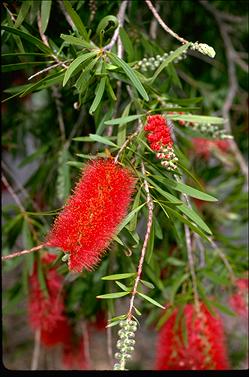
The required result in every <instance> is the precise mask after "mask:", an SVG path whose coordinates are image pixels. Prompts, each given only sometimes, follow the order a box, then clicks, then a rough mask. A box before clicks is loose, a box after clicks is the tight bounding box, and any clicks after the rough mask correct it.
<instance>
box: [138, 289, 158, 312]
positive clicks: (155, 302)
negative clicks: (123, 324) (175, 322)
mask: <svg viewBox="0 0 249 377" xmlns="http://www.w3.org/2000/svg"><path fill="white" fill-rule="evenodd" d="M137 294H138V295H139V296H141V297H143V298H144V299H145V300H147V301H149V302H150V303H151V304H153V305H155V306H158V307H159V308H162V309H165V307H164V306H162V305H161V304H159V302H157V301H155V300H153V298H151V297H149V296H147V295H145V294H144V293H141V292H138V291H137Z"/></svg>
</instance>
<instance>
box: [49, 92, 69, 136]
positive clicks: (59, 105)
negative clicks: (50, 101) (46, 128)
mask: <svg viewBox="0 0 249 377" xmlns="http://www.w3.org/2000/svg"><path fill="white" fill-rule="evenodd" d="M52 95H53V97H54V99H55V105H56V110H57V115H58V117H57V119H58V123H59V127H60V132H61V139H62V142H63V143H64V142H65V140H66V134H65V124H64V120H63V115H62V103H61V101H60V98H61V94H60V92H59V90H58V88H57V87H56V86H55V85H53V86H52Z"/></svg>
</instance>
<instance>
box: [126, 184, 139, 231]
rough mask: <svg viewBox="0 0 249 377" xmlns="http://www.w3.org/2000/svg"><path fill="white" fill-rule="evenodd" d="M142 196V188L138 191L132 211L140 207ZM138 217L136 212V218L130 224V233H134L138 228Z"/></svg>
mask: <svg viewBox="0 0 249 377" xmlns="http://www.w3.org/2000/svg"><path fill="white" fill-rule="evenodd" d="M140 195H141V188H140V189H139V190H138V192H137V194H136V196H135V199H134V202H133V206H132V211H133V210H134V209H135V208H137V207H138V206H139V203H140ZM137 215H138V213H137V212H136V213H135V215H134V217H133V218H132V219H131V221H130V224H129V227H128V229H129V231H130V232H134V231H135V229H136V227H137Z"/></svg>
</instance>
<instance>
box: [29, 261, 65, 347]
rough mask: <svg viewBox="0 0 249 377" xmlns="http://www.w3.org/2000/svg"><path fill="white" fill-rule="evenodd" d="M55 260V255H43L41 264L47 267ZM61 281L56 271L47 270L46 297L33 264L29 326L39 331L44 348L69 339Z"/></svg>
mask: <svg viewBox="0 0 249 377" xmlns="http://www.w3.org/2000/svg"><path fill="white" fill-rule="evenodd" d="M55 258H56V256H55V255H46V254H44V256H43V257H42V263H43V264H44V265H49V264H50V263H51V262H52V261H53V260H54V259H55ZM62 280H63V278H62V277H61V276H60V275H59V274H58V273H57V271H56V269H54V268H51V269H48V272H47V275H46V285H47V290H48V297H47V296H46V295H45V293H44V292H43V291H42V289H41V287H40V283H39V279H38V271H37V264H35V266H34V272H33V274H32V275H31V277H30V279H29V283H30V285H29V286H30V292H29V301H28V312H29V320H30V325H31V327H32V329H33V330H40V332H41V342H42V344H44V345H45V346H53V345H55V344H58V343H64V342H67V341H68V339H70V337H71V330H70V326H69V324H68V320H67V317H66V316H65V314H64V299H63V296H62V295H61V286H62Z"/></svg>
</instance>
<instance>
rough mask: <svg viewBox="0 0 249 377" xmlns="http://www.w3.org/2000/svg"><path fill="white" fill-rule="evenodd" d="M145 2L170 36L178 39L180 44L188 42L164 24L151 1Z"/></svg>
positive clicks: (146, 0)
mask: <svg viewBox="0 0 249 377" xmlns="http://www.w3.org/2000/svg"><path fill="white" fill-rule="evenodd" d="M145 2H146V4H147V5H148V7H149V8H150V10H151V12H152V13H153V15H154V17H155V18H156V19H157V22H158V23H159V24H160V25H161V26H162V28H163V29H164V30H165V31H166V32H167V33H168V34H170V35H172V37H174V38H176V39H178V41H180V42H181V43H182V44H186V43H188V41H187V40H186V39H184V38H182V37H180V36H179V35H178V34H176V33H175V32H174V31H173V30H171V29H170V28H169V27H168V26H167V25H166V24H165V22H164V21H163V20H162V19H161V17H160V16H159V14H158V12H157V10H156V8H154V7H153V5H152V3H151V1H150V0H145Z"/></svg>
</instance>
